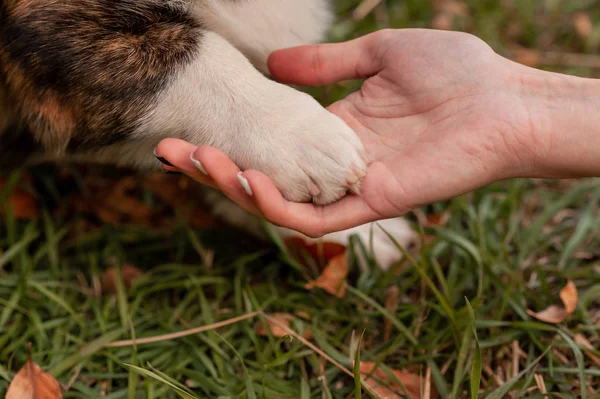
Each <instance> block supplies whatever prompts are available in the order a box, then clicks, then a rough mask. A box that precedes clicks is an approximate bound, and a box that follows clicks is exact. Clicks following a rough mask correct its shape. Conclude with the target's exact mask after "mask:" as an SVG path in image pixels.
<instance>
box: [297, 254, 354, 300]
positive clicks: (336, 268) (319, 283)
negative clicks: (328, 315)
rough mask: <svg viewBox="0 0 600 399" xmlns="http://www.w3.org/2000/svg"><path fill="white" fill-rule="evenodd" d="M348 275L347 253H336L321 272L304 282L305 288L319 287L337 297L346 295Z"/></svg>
mask: <svg viewBox="0 0 600 399" xmlns="http://www.w3.org/2000/svg"><path fill="white" fill-rule="evenodd" d="M347 277H348V253H347V252H344V253H343V254H341V255H337V256H335V257H334V258H332V259H331V260H330V261H329V264H328V265H327V266H326V267H325V270H323V273H322V274H321V275H320V276H319V277H318V278H317V279H316V280H314V281H310V282H309V283H308V284H306V288H307V289H309V290H310V289H313V288H314V287H319V288H322V289H324V290H325V291H327V292H329V293H330V294H331V295H335V296H337V297H338V298H342V297H343V296H344V295H346V287H347V284H348V283H347V281H346V278H347Z"/></svg>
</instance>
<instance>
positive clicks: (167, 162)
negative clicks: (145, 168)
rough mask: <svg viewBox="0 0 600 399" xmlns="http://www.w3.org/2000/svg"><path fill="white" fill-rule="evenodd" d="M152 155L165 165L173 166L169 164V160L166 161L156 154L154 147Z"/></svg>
mask: <svg viewBox="0 0 600 399" xmlns="http://www.w3.org/2000/svg"><path fill="white" fill-rule="evenodd" d="M154 156H155V157H156V159H158V160H159V161H160V162H161V163H162V164H163V165H167V166H173V165H172V164H171V162H169V161H167V160H166V159H164V158H163V157H161V156H158V154H157V153H156V148H155V149H154Z"/></svg>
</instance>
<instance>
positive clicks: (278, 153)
mask: <svg viewBox="0 0 600 399" xmlns="http://www.w3.org/2000/svg"><path fill="white" fill-rule="evenodd" d="M256 123H257V130H258V132H256V133H255V134H253V135H252V136H251V137H249V140H250V142H251V143H250V150H249V149H248V148H242V149H241V151H240V152H242V153H243V154H242V155H241V156H237V157H236V158H238V162H237V163H238V165H240V166H241V167H242V168H245V169H256V170H259V171H261V172H263V173H265V174H266V175H268V176H269V177H270V178H271V179H272V180H273V182H274V183H275V185H276V186H277V188H279V190H280V191H281V192H282V194H283V196H284V197H285V198H286V199H287V200H289V201H294V202H311V201H312V202H314V203H315V204H329V203H332V202H335V201H337V200H339V199H340V198H342V197H343V196H345V195H346V194H347V193H348V192H353V193H358V192H359V187H360V182H361V179H362V178H363V177H364V176H365V174H366V170H367V157H366V155H365V151H364V148H363V145H362V143H361V141H360V139H359V138H358V136H357V135H356V133H355V132H354V131H353V130H352V129H350V128H349V127H348V125H346V123H345V122H344V121H343V120H342V119H340V118H339V117H337V116H336V115H334V114H332V113H330V112H329V111H327V110H326V109H324V108H323V107H321V105H320V104H319V103H318V102H317V101H315V100H314V99H313V98H312V97H310V96H308V95H306V94H304V93H300V92H297V91H295V90H292V89H290V90H289V91H286V95H285V96H283V97H282V98H281V100H280V103H279V105H278V106H277V107H275V109H272V110H270V112H269V113H268V114H267V113H265V114H263V117H262V118H257V120H256ZM236 152H237V151H236ZM234 161H235V159H234Z"/></svg>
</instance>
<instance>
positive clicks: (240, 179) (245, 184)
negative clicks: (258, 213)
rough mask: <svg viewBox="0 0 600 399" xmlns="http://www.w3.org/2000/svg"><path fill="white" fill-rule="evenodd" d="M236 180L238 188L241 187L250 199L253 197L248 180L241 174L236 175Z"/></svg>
mask: <svg viewBox="0 0 600 399" xmlns="http://www.w3.org/2000/svg"><path fill="white" fill-rule="evenodd" d="M237 179H238V182H239V183H240V186H242V188H243V189H244V191H246V194H248V195H249V196H251V197H252V196H253V194H252V188H250V183H248V179H246V178H245V177H244V175H242V172H240V173H238V174H237Z"/></svg>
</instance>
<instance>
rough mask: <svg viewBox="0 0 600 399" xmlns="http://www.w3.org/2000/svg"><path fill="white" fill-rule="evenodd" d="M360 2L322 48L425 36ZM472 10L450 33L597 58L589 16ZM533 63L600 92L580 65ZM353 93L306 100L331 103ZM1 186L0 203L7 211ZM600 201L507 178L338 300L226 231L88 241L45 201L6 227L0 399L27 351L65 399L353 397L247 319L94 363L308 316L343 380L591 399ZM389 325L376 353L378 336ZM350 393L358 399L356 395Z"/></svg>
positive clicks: (355, 277)
mask: <svg viewBox="0 0 600 399" xmlns="http://www.w3.org/2000/svg"><path fill="white" fill-rule="evenodd" d="M357 3H359V1H356V0H339V1H337V6H338V12H339V15H340V21H339V22H338V24H337V25H336V28H335V29H334V33H333V38H332V40H341V39H343V38H349V37H355V36H357V35H360V34H364V33H367V32H370V31H373V30H375V29H378V28H384V27H428V26H430V24H431V21H432V19H433V18H434V17H435V11H434V10H433V8H432V6H431V4H430V2H428V1H423V0H410V1H409V0H406V1H404V0H393V1H392V0H390V1H387V2H386V5H387V8H380V9H379V10H377V11H376V12H375V13H372V14H370V15H368V16H367V17H365V18H364V19H362V20H361V21H353V20H351V19H350V18H349V17H350V12H351V9H352V8H353V7H354V6H356V5H357ZM467 3H468V4H469V6H470V8H469V11H468V13H467V14H466V15H463V16H461V17H459V18H457V20H456V21H455V27H456V28H457V29H464V30H468V31H471V32H473V33H476V34H477V35H479V36H481V37H482V38H484V39H485V40H487V41H488V42H489V43H490V44H491V45H493V46H494V48H496V49H497V51H499V52H501V53H503V54H507V55H509V54H510V51H509V50H510V49H512V48H513V47H514V45H515V44H519V45H521V46H525V47H529V48H535V49H537V50H539V51H543V52H548V51H552V52H562V53H584V52H585V53H593V52H594V51H597V50H598V49H599V48H600V47H599V42H600V23H599V22H600V7H598V6H599V5H600V2H598V1H592V0H581V1H576V0H568V1H567V0H564V1H559V0H556V1H541V0H540V1H533V0H530V1H524V0H523V1H519V0H516V1H513V2H512V3H514V4H516V5H515V7H514V9H507V8H506V6H505V5H503V4H508V3H510V2H502V1H488V0H471V1H468V2H467ZM543 4H546V7H544V6H543ZM581 11H583V12H587V13H588V14H589V15H590V17H591V19H592V20H593V21H595V22H596V29H595V31H594V32H593V33H592V34H591V35H590V36H589V37H587V38H583V39H582V38H580V37H579V36H578V35H577V34H576V32H575V30H574V28H573V26H572V24H571V22H570V21H571V18H570V17H569V15H570V14H569V13H573V12H581ZM509 32H512V33H509ZM515 32H516V33H515ZM540 67H545V68H549V69H554V70H559V71H563V72H568V73H575V74H579V75H585V76H596V77H598V76H599V74H598V70H594V69H593V68H579V67H573V66H568V67H565V66H564V65H540ZM355 87H356V83H349V84H343V85H335V86H331V87H328V88H325V89H318V90H314V91H312V92H313V94H315V95H316V96H318V97H319V98H320V99H321V100H322V101H323V102H330V101H333V100H335V99H337V98H339V97H340V96H343V95H344V94H345V93H347V92H349V91H350V90H353V89H354V88H355ZM35 176H38V179H39V180H41V181H44V182H45V183H44V184H45V186H46V188H47V191H48V192H60V190H61V189H60V188H59V187H56V185H57V183H56V182H55V181H54V179H53V178H52V177H50V178H48V176H45V175H44V174H43V173H40V172H35V173H34V177H35ZM39 176H41V177H39ZM9 190H10V185H9V186H6V188H5V189H4V190H3V191H0V201H5V199H6V197H7V195H8V194H9ZM143 197H144V198H145V200H146V201H147V202H148V203H149V204H156V203H157V201H156V200H155V199H152V198H151V196H150V195H149V194H147V195H144V196H143ZM58 199H60V197H58ZM599 199H600V184H598V182H597V181H589V180H588V181H581V182H540V181H530V180H513V181H510V182H504V183H498V184H494V185H491V186H489V187H486V188H485V189H482V190H479V191H477V192H476V193H473V194H470V195H468V196H464V197H461V198H457V199H455V200H452V201H448V202H445V203H441V204H434V205H431V206H429V207H427V208H425V209H424V210H423V212H424V213H425V215H433V214H441V213H444V212H449V213H450V214H451V218H450V221H449V222H448V224H447V225H445V226H444V227H437V228H428V229H426V230H425V231H424V233H426V234H428V235H432V236H434V237H435V240H434V241H433V242H431V243H429V244H427V245H425V246H423V247H422V249H421V250H420V252H419V253H417V254H414V253H413V254H412V256H411V257H410V258H407V259H406V260H405V261H404V262H403V263H402V264H400V265H398V267H397V268H396V270H397V271H398V270H401V271H399V272H397V273H394V272H389V273H383V272H380V271H378V269H377V268H373V269H372V270H370V271H369V273H366V274H360V273H359V271H358V270H357V268H356V267H355V266H354V265H353V267H352V270H351V273H350V277H349V284H350V288H349V290H348V292H347V294H346V296H345V297H344V298H339V299H338V298H335V297H332V296H330V295H328V294H326V293H325V292H322V291H319V290H314V291H307V290H305V289H304V284H305V283H306V273H305V272H304V271H302V270H299V269H298V268H297V265H296V264H294V263H292V262H290V261H289V260H288V258H287V257H286V256H285V254H284V253H282V252H281V251H280V250H278V249H277V246H275V245H273V246H264V245H262V246H258V244H256V243H255V242H254V241H253V240H252V239H250V238H248V237H245V236H244V235H243V234H241V233H239V232H235V231H232V230H229V229H226V228H218V229H195V230H194V229H191V228H190V227H189V226H187V225H186V224H185V223H184V222H181V223H179V224H178V226H177V228H175V229H174V230H165V229H160V228H158V227H157V228H154V229H149V228H146V227H141V226H123V225H119V226H112V225H104V226H102V227H100V228H98V229H93V230H87V229H82V228H81V223H80V221H81V219H83V216H82V215H79V214H76V213H75V214H74V215H73V214H72V212H71V214H70V216H69V217H63V216H56V212H53V211H54V210H55V209H56V205H55V204H54V203H52V201H50V200H49V199H48V198H44V199H43V201H44V202H43V203H42V204H43V206H44V207H45V210H46V214H45V216H44V217H43V218H41V219H40V220H39V221H19V220H16V219H15V218H14V217H13V216H12V213H11V212H10V210H9V212H7V213H6V214H5V215H4V216H2V221H1V222H0V397H1V396H3V395H4V394H5V392H6V388H7V387H8V384H9V381H10V380H11V379H12V377H13V376H14V374H15V372H16V371H17V370H18V369H19V368H20V367H21V366H22V365H23V364H24V362H25V361H26V360H27V344H28V343H29V342H31V343H32V344H33V358H34V360H35V361H36V362H37V363H38V364H39V365H40V366H42V367H43V368H44V369H45V370H47V371H49V372H50V373H51V374H52V375H54V376H55V377H56V378H58V379H59V381H61V382H62V383H63V384H65V385H66V384H69V383H70V389H69V390H68V391H67V392H66V393H65V398H95V397H104V398H110V399H116V398H128V399H129V398H140V399H141V398H175V397H176V395H177V394H178V393H177V392H179V394H180V395H181V397H187V398H194V397H202V398H218V397H222V398H229V397H231V398H235V397H250V398H300V397H301V398H329V397H331V398H351V397H360V396H357V395H360V392H357V390H356V386H357V383H356V381H355V377H356V376H355V375H354V376H353V375H347V374H345V373H344V372H343V371H341V369H340V368H339V367H337V366H335V365H333V364H331V363H329V362H325V361H324V360H323V357H322V356H321V354H319V353H317V352H315V350H313V349H312V348H310V347H309V346H307V345H305V344H304V343H303V342H301V341H300V340H298V339H290V338H289V337H287V338H275V337H272V336H269V337H262V336H259V335H258V334H257V332H256V324H257V323H265V319H264V317H261V316H260V315H259V316H257V317H256V318H252V319H249V320H244V321H240V322H238V323H235V324H232V325H229V326H226V327H223V328H219V329H216V330H213V331H207V332H203V333H199V334H195V335H190V336H185V337H182V338H179V339H172V340H167V341H162V342H157V343H151V344H146V345H137V346H129V347H122V348H106V347H105V344H107V343H109V342H112V341H116V340H126V339H133V338H137V339H140V338H143V337H150V336H155V335H160V334H168V333H173V332H179V331H184V330H186V329H188V328H191V327H200V326H205V325H208V324H212V323H215V322H218V321H222V320H227V319H230V318H233V317H237V316H243V315H246V314H249V313H251V312H255V311H262V312H264V313H265V314H271V313H274V312H288V313H297V312H304V313H307V314H309V315H310V320H301V321H297V322H295V323H292V328H294V329H295V330H296V331H300V330H301V329H305V328H310V330H311V331H312V333H313V338H312V339H311V342H312V343H313V344H314V345H315V346H316V347H317V348H319V350H320V351H322V353H324V354H326V356H328V357H330V358H331V359H333V360H335V361H337V362H339V363H340V364H341V365H342V366H344V367H345V368H347V369H349V370H353V367H352V360H353V359H355V358H358V356H360V357H359V358H360V359H361V360H362V361H373V362H376V363H381V364H382V367H383V368H384V369H387V368H393V369H407V370H410V371H412V372H413V373H416V374H419V373H422V374H423V375H425V373H426V370H427V369H429V370H430V372H431V376H432V385H433V386H434V387H435V388H436V390H437V391H438V392H440V393H441V394H442V396H443V397H455V398H466V397H473V398H475V397H480V398H488V397H489V398H502V397H514V398H521V397H530V398H542V397H543V395H541V394H540V391H539V390H538V389H537V388H536V386H537V385H536V378H535V375H539V376H541V377H542V378H543V381H544V382H545V387H546V389H547V392H549V393H555V396H553V397H563V398H575V397H583V396H584V394H582V393H581V392H580V391H579V389H580V388H581V387H582V386H586V387H587V388H588V389H589V393H588V394H587V397H588V398H591V397H594V395H595V397H600V396H599V395H600V371H599V369H600V367H598V366H597V365H594V363H593V362H592V361H591V359H590V357H589V356H588V354H589V353H587V354H586V353H585V351H583V349H584V348H581V347H579V346H578V344H576V343H575V339H574V337H575V335H576V334H582V335H584V336H585V337H587V339H588V340H589V341H590V342H592V343H593V344H594V345H595V346H596V348H598V347H599V342H600V300H599V297H600V270H599V269H598V266H597V265H598V260H599V259H600V250H599V248H600V236H599V234H598V232H599V228H598V226H600V223H599V222H600V212H598V201H599ZM199 244H200V246H199ZM202 248H204V249H210V250H214V251H215V257H214V262H212V263H211V262H208V261H206V260H207V259H206V257H205V255H206V252H205V250H204V249H202ZM125 263H129V264H134V265H136V266H138V267H139V268H141V269H142V270H143V271H144V275H143V277H142V278H141V279H140V280H139V281H138V282H137V283H136V284H135V286H134V287H133V288H131V289H129V290H127V289H125V288H124V286H123V285H122V283H119V284H117V285H118V289H117V294H115V295H109V294H98V293H97V290H96V289H94V287H96V286H97V285H98V280H99V278H100V276H101V275H102V273H103V271H104V270H105V269H107V268H109V267H115V266H117V267H118V266H119V265H123V264H125ZM313 277H314V276H313ZM569 279H570V280H573V281H574V282H575V283H576V285H577V288H578V291H579V295H580V299H579V304H578V307H577V310H576V311H575V313H574V314H573V315H572V316H571V317H569V318H568V319H567V320H566V321H565V322H564V323H562V324H561V325H558V326H551V325H549V324H545V323H541V322H537V321H535V320H534V319H532V318H531V317H530V316H529V315H528V314H527V309H533V310H535V311H539V310H541V309H544V308H545V307H547V306H549V305H552V304H560V300H559V297H558V295H559V291H560V289H561V288H562V287H563V286H564V284H565V282H566V281H567V280H569ZM391 286H395V287H397V288H398V290H399V294H400V297H401V299H402V300H401V303H400V305H399V306H398V308H397V309H396V311H393V312H390V311H388V310H386V308H385V307H384V304H385V302H386V296H387V295H386V292H387V290H388V288H389V287H391ZM386 320H388V323H391V325H392V334H391V336H390V338H389V339H385V338H384V335H383V332H384V330H385V323H386ZM363 332H364V333H363ZM353 335H354V336H355V337H360V336H361V335H362V339H361V340H360V348H359V349H360V351H359V354H358V353H356V352H355V351H353V350H351V347H352V344H353V343H354V344H355V343H356V342H357V341H356V338H355V339H354V340H353V339H352V337H353ZM517 345H518V347H519V348H520V351H519V352H518V353H520V356H518V357H515V350H514V349H515V348H516V347H517ZM594 353H595V355H596V356H600V352H598V351H596V352H593V353H592V354H594ZM515 358H516V359H517V362H518V370H514V369H513V366H512V365H513V362H514V360H515ZM383 365H385V366H383ZM490 372H491V373H490ZM350 374H352V372H351V373H350ZM537 378H538V381H539V378H540V377H537ZM478 381H480V384H477V382H478ZM478 385H479V390H477V391H476V392H475V391H474V389H473V388H472V387H477V386H478ZM586 393H587V392H586ZM362 395H364V397H368V396H366V395H368V394H367V393H366V392H365V391H364V390H363V392H362ZM507 395H511V396H507Z"/></svg>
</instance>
